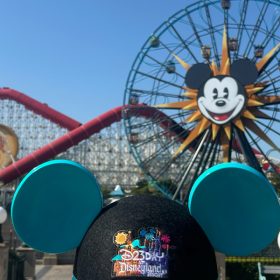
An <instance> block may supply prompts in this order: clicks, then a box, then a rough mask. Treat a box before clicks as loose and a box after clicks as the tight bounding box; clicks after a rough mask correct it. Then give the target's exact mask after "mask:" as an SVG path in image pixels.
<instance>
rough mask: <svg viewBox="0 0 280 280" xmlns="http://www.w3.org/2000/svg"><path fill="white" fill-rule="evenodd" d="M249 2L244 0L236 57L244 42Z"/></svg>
mask: <svg viewBox="0 0 280 280" xmlns="http://www.w3.org/2000/svg"><path fill="white" fill-rule="evenodd" d="M248 3H249V0H244V1H243V6H242V12H241V18H240V22H239V24H238V31H237V42H238V45H237V50H236V52H235V59H237V58H238V55H239V50H240V45H241V42H242V36H243V31H244V23H245V20H246V15H247V9H248Z"/></svg>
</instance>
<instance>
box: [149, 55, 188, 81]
mask: <svg viewBox="0 0 280 280" xmlns="http://www.w3.org/2000/svg"><path fill="white" fill-rule="evenodd" d="M146 56H147V57H148V58H149V59H151V60H153V61H154V62H156V63H157V64H158V65H160V66H162V67H163V68H164V69H165V68H166V67H167V65H166V64H164V63H161V62H160V61H158V60H157V59H155V58H153V57H152V56H150V55H148V54H146ZM172 74H176V75H177V76H178V77H180V78H182V79H183V81H184V80H185V77H184V76H182V75H181V74H179V73H178V72H176V71H174V72H173V73H172Z"/></svg>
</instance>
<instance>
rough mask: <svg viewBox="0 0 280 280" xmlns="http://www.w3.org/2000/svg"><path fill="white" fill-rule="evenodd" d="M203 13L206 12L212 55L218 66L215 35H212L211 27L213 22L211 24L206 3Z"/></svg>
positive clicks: (212, 29) (218, 59) (212, 28)
mask: <svg viewBox="0 0 280 280" xmlns="http://www.w3.org/2000/svg"><path fill="white" fill-rule="evenodd" d="M205 13H206V18H207V22H208V26H209V28H210V37H211V42H212V47H213V50H214V56H215V60H216V64H217V65H218V66H220V57H219V55H218V49H217V42H216V39H215V35H214V27H213V24H212V20H211V15H210V11H209V7H208V5H205Z"/></svg>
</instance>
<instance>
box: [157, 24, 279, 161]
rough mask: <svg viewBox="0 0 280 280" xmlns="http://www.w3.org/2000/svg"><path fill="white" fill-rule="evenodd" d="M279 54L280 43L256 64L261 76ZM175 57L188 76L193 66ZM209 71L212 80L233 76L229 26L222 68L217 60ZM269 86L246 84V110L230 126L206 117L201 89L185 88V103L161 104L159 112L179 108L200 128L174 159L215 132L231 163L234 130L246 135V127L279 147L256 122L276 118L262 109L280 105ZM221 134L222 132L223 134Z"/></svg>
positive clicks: (224, 40) (224, 36) (266, 84)
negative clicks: (187, 113) (202, 105)
mask: <svg viewBox="0 0 280 280" xmlns="http://www.w3.org/2000/svg"><path fill="white" fill-rule="evenodd" d="M279 51H280V44H278V45H276V46H275V47H274V48H273V49H272V50H270V51H269V52H268V53H267V54H266V55H265V56H264V57H263V58H262V59H260V60H259V61H258V62H257V63H256V64H255V67H256V69H257V73H258V75H260V74H261V73H262V72H263V71H264V70H265V69H266V68H267V67H268V66H269V64H270V63H271V61H272V60H273V58H275V56H276V55H277V54H278V53H279ZM174 57H175V59H176V60H177V61H178V63H179V64H180V65H181V66H182V67H183V68H184V69H185V70H186V71H187V73H188V71H190V69H191V68H192V66H191V65H189V64H188V63H186V62H185V61H183V60H182V59H181V58H180V57H179V56H177V55H174ZM209 68H210V71H211V77H215V76H225V77H227V76H228V77H231V72H230V71H231V58H230V54H229V47H228V35H227V29H226V28H225V27H224V30H223V37H222V52H221V65H220V67H218V66H217V64H216V62H215V61H214V60H213V61H212V62H211V63H210V64H209ZM218 78H219V77H218ZM213 83H214V82H213ZM268 86H269V82H266V81H263V82H256V83H250V84H247V85H243V90H244V95H245V101H244V107H243V109H242V110H240V113H238V114H237V115H236V116H235V117H234V118H232V119H230V120H229V121H228V123H225V124H222V125H220V124H218V123H215V122H213V121H212V120H211V119H209V118H208V117H207V116H206V115H205V114H203V112H202V111H201V109H200V107H199V104H198V98H199V95H200V93H199V90H198V89H197V88H191V87H189V86H188V87H183V89H184V90H185V92H184V93H182V97H184V98H186V99H185V100H182V101H178V102H172V103H166V104H158V105H156V106H154V107H156V108H159V109H177V110H178V109H179V110H183V111H189V112H190V115H189V116H188V117H187V118H186V119H185V120H184V121H185V122H187V123H194V124H196V126H195V127H194V128H193V129H192V130H190V131H188V136H187V137H186V138H185V140H184V141H183V143H182V144H181V145H180V147H179V148H178V149H177V151H176V152H175V153H174V156H173V157H174V158H176V157H177V156H178V155H180V154H181V153H182V152H184V151H185V150H186V149H188V148H189V147H190V146H191V145H192V144H193V143H194V141H195V140H197V139H198V137H199V136H200V135H202V134H203V133H205V131H206V130H207V129H210V131H211V134H212V137H211V139H212V141H215V139H216V137H217V136H218V135H219V140H218V141H220V145H221V148H222V154H223V156H222V158H223V161H225V162H226V161H229V160H230V154H229V153H230V141H231V140H232V129H233V127H234V128H235V129H239V130H240V131H242V132H243V133H245V132H246V128H248V129H249V130H250V131H252V132H253V133H255V135H257V136H258V137H260V138H261V139H262V140H263V141H265V142H266V143H268V144H269V145H270V146H271V147H273V148H277V146H276V145H275V143H274V142H273V141H272V140H271V139H270V138H269V137H268V136H267V135H266V134H265V133H264V132H263V131H262V130H261V129H260V128H259V127H258V126H257V125H256V124H255V121H256V120H257V119H258V118H260V119H272V117H270V116H269V115H267V114H265V113H264V112H262V111H261V108H262V107H263V106H268V105H272V104H280V96H277V95H269V96H266V95H264V94H263V91H264V89H266V87H268ZM262 94H263V95H262ZM219 132H221V133H220V134H219ZM277 149H278V148H277Z"/></svg>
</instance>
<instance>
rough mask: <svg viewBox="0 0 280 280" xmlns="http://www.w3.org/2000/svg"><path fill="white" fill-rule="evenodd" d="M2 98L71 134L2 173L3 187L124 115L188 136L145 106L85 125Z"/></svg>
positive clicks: (7, 95) (10, 95)
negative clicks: (157, 121)
mask: <svg viewBox="0 0 280 280" xmlns="http://www.w3.org/2000/svg"><path fill="white" fill-rule="evenodd" d="M1 99H2V100H4V99H10V100H14V101H16V102H17V103H20V104H22V105H24V106H25V107H26V108H27V109H29V110H31V111H33V112H34V113H36V114H39V115H41V116H42V117H43V118H45V119H48V120H50V121H52V122H54V123H56V124H57V125H59V126H60V127H63V128H65V129H67V130H68V132H67V133H66V134H64V135H62V136H61V137H59V138H57V139H55V140H54V141H51V142H50V143H48V144H47V145H44V146H42V147H41V148H39V149H37V150H35V151H34V152H32V153H30V154H28V155H26V156H24V157H23V158H21V159H19V160H17V161H16V162H14V163H12V164H10V165H9V166H7V167H5V168H4V169H2V170H0V184H1V185H4V184H7V183H9V182H11V181H13V180H14V179H16V178H19V177H21V176H23V175H24V174H26V173H27V172H29V171H30V170H31V169H32V168H34V167H36V166H37V165H39V164H40V163H43V162H45V161H48V160H50V159H52V158H54V157H56V156H57V155H59V154H60V153H62V152H65V151H66V150H67V149H69V148H71V147H73V146H75V145H77V144H79V143H80V142H81V141H83V140H85V139H87V138H89V137H90V136H92V135H93V134H96V133H99V132H100V131H101V130H102V129H104V128H106V127H109V126H110V125H112V124H113V123H115V122H120V121H121V119H122V117H123V114H124V113H125V114H131V116H133V114H134V113H133V112H135V116H136V115H137V117H144V118H153V117H154V116H155V115H156V118H157V119H158V118H161V119H162V120H163V121H161V122H160V123H159V125H160V126H161V128H163V129H164V130H168V133H171V134H174V135H183V134H186V133H188V132H186V131H185V133H182V132H183V131H184V129H183V128H182V127H181V126H180V125H179V124H177V123H175V122H174V121H173V120H172V119H170V118H169V117H168V116H166V115H165V114H164V113H162V112H160V111H158V110H157V109H155V108H152V107H149V106H147V105H144V104H140V105H129V107H130V108H131V107H132V108H133V107H135V109H136V110H127V108H128V105H126V106H119V107H116V108H113V109H111V110H109V111H108V112H106V113H104V114H102V115H100V116H98V117H96V118H94V119H92V120H90V121H89V122H87V123H85V124H81V123H79V122H77V121H76V120H74V119H72V118H70V117H68V116H66V115H64V114H61V113H60V112H58V111H56V110H54V109H52V108H50V107H49V106H48V105H46V104H43V103H41V102H38V101H36V100H35V99H33V98H30V97H29V96H27V95H25V94H23V93H20V92H18V91H15V90H13V89H9V88H2V89H0V100H1ZM126 117H127V116H126ZM180 140H181V141H183V140H184V139H179V141H180ZM235 149H236V150H239V147H238V146H236V147H235ZM254 152H255V154H258V151H256V150H255V151H254Z"/></svg>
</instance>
